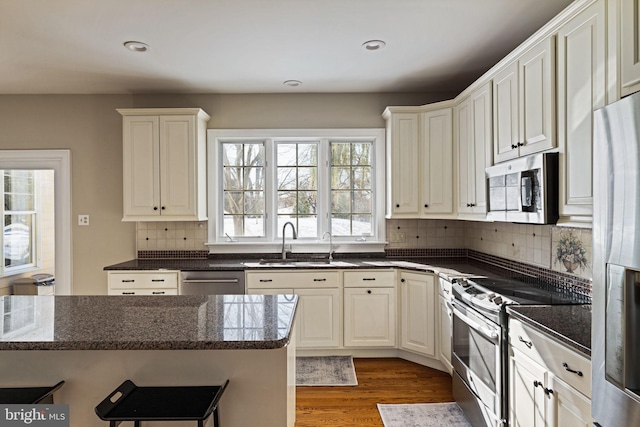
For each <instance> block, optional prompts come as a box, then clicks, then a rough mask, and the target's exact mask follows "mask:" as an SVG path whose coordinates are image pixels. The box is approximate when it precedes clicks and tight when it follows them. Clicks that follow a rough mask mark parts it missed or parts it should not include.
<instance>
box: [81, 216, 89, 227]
mask: <svg viewBox="0 0 640 427" xmlns="http://www.w3.org/2000/svg"><path fill="white" fill-rule="evenodd" d="M78 225H89V215H78Z"/></svg>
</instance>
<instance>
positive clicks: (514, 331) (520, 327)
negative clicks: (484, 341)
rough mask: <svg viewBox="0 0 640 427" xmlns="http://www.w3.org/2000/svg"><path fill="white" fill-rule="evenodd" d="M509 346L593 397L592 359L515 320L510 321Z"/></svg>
mask: <svg viewBox="0 0 640 427" xmlns="http://www.w3.org/2000/svg"><path fill="white" fill-rule="evenodd" d="M509 343H510V344H511V346H512V347H513V348H516V349H518V350H520V351H521V352H522V353H523V354H525V355H527V356H528V357H530V358H531V359H532V360H534V361H535V362H537V363H540V364H541V365H542V366H544V367H546V368H547V369H548V370H549V371H551V372H553V374H554V375H555V376H556V377H558V378H560V379H562V380H563V381H564V382H566V383H567V384H569V385H571V386H572V387H574V388H575V389H577V390H579V391H580V392H581V393H582V394H584V395H585V396H587V397H589V398H590V397H591V360H589V359H587V358H586V357H584V356H582V355H580V354H578V353H577V352H575V351H573V350H571V349H570V348H569V347H566V346H565V345H563V344H561V343H559V342H557V341H556V340H554V339H553V338H551V337H549V336H547V335H545V334H544V333H542V332H539V331H537V330H536V329H534V328H532V327H530V326H528V325H525V324H523V323H522V322H520V321H518V320H515V319H509ZM572 371H575V372H572ZM578 372H579V373H582V375H580V374H579V373H578Z"/></svg>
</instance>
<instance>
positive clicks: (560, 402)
mask: <svg viewBox="0 0 640 427" xmlns="http://www.w3.org/2000/svg"><path fill="white" fill-rule="evenodd" d="M548 387H549V389H551V390H553V394H552V395H551V396H552V398H551V399H550V405H549V408H548V409H549V410H548V412H547V425H548V426H549V427H590V426H592V425H593V418H591V400H590V399H588V398H587V397H585V396H584V395H583V394H581V393H580V392H579V391H577V390H576V389H574V388H573V387H571V386H569V385H567V384H566V383H564V382H563V381H561V380H559V379H558V378H557V377H555V376H554V375H553V374H549V377H548Z"/></svg>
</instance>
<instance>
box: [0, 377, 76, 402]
mask: <svg viewBox="0 0 640 427" xmlns="http://www.w3.org/2000/svg"><path fill="white" fill-rule="evenodd" d="M63 384H64V381H60V382H59V383H58V384H56V385H54V386H52V387H9V388H0V405H15V404H17V405H31V404H33V405H35V404H39V403H40V404H45V405H46V404H53V392H55V391H56V390H58V389H59V388H60V387H62V385H63Z"/></svg>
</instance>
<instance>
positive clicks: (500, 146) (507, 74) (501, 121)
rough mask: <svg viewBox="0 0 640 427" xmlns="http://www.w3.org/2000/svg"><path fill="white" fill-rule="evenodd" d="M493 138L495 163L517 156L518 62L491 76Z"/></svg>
mask: <svg viewBox="0 0 640 427" xmlns="http://www.w3.org/2000/svg"><path fill="white" fill-rule="evenodd" d="M493 96H494V101H495V103H494V106H493V109H494V112H493V116H494V120H493V123H494V132H493V135H494V138H493V156H494V160H495V162H496V163H498V162H503V161H505V160H509V159H513V158H515V157H517V156H518V142H520V141H519V140H518V138H519V132H520V131H519V128H518V63H517V62H513V63H512V64H510V65H508V66H507V67H505V68H504V69H503V70H502V71H500V72H499V73H498V74H496V75H495V77H494V78H493Z"/></svg>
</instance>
